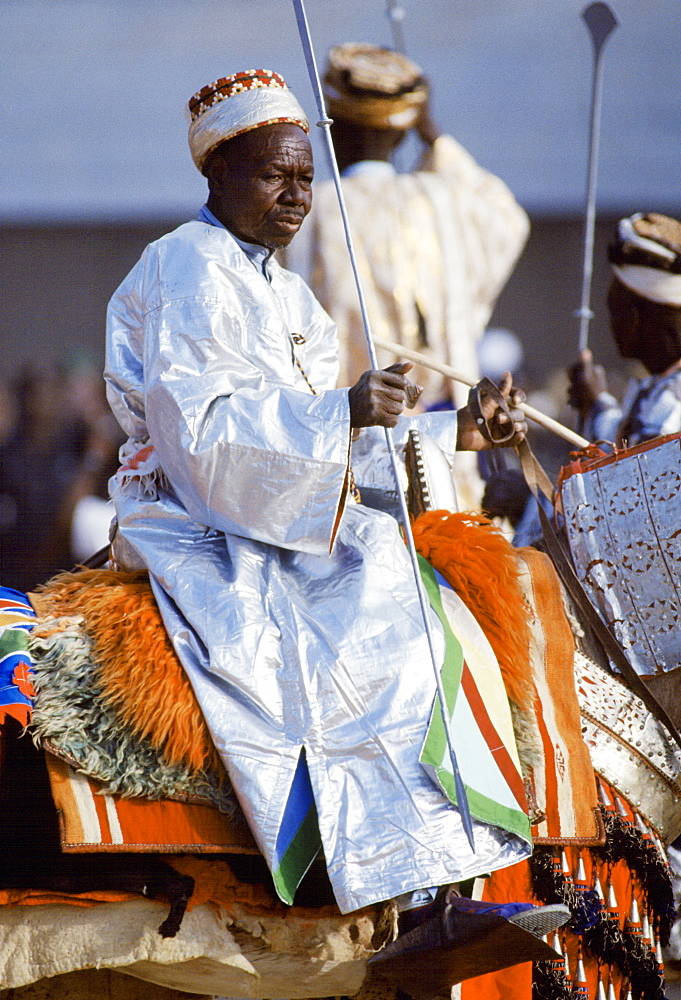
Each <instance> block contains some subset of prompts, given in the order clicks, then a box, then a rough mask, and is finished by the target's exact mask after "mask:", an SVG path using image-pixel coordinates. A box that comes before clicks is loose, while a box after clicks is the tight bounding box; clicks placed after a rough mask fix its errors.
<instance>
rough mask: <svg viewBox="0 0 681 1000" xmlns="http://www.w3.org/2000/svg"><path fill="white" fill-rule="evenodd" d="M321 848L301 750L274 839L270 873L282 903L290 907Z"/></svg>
mask: <svg viewBox="0 0 681 1000" xmlns="http://www.w3.org/2000/svg"><path fill="white" fill-rule="evenodd" d="M321 846H322V838H321V834H320V832H319V824H318V822H317V807H316V806H315V802H314V795H313V792H312V783H311V782H310V774H309V772H308V769H307V763H306V761H305V751H304V750H303V752H302V753H301V755H300V759H299V760H298V767H297V768H296V773H295V775H294V776H293V783H292V785H291V791H290V792H289V797H288V801H287V803H286V810H285V812H284V820H283V822H282V824H281V827H280V829H279V834H278V836H277V847H276V863H275V868H274V871H273V873H272V875H273V878H274V885H275V887H276V890H277V892H278V894H279V897H280V898H281V899H283V901H284V902H285V903H289V904H292V903H293V897H294V896H295V892H296V889H297V888H298V886H299V885H300V883H301V882H302V880H303V876H304V875H305V872H306V871H307V870H308V868H309V867H310V865H311V864H312V862H313V861H314V859H315V858H316V857H317V855H318V854H319V851H320V850H321Z"/></svg>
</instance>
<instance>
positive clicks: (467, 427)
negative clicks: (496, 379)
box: [456, 372, 527, 451]
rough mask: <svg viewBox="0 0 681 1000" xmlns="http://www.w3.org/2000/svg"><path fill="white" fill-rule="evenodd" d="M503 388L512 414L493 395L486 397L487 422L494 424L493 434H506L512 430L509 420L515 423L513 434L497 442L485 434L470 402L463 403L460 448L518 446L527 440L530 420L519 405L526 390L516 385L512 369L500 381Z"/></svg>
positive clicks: (503, 393)
mask: <svg viewBox="0 0 681 1000" xmlns="http://www.w3.org/2000/svg"><path fill="white" fill-rule="evenodd" d="M499 391H500V393H501V395H502V396H503V397H504V399H505V400H506V403H507V405H508V408H509V410H510V412H511V417H510V421H509V417H508V416H507V415H506V414H505V413H504V411H503V410H502V409H501V407H500V406H497V404H496V403H495V402H494V400H493V399H491V398H489V397H486V398H485V399H484V400H483V403H482V406H481V410H482V415H483V416H484V417H485V418H486V420H487V422H488V423H489V424H491V429H492V436H493V437H495V436H496V435H497V434H499V436H503V434H505V433H506V432H507V431H508V430H509V422H512V423H513V436H512V437H511V438H509V440H508V441H504V442H503V443H502V444H499V445H497V444H494V443H492V442H491V441H488V440H487V439H486V438H484V437H483V436H482V434H481V433H480V431H479V430H478V427H477V425H476V423H475V420H474V419H473V414H472V413H471V411H470V409H469V407H468V406H463V407H462V408H461V409H460V410H459V411H458V414H457V416H458V429H457V439H456V447H457V450H458V451H488V450H489V449H490V448H514V447H515V446H516V445H518V444H520V442H521V441H524V440H525V436H526V435H527V421H526V420H525V414H524V413H523V411H522V410H521V409H519V407H520V404H521V403H524V402H525V393H524V392H523V391H522V389H516V388H514V386H513V377H512V375H511V373H510V372H506V374H505V375H504V376H503V377H502V379H501V382H500V383H499Z"/></svg>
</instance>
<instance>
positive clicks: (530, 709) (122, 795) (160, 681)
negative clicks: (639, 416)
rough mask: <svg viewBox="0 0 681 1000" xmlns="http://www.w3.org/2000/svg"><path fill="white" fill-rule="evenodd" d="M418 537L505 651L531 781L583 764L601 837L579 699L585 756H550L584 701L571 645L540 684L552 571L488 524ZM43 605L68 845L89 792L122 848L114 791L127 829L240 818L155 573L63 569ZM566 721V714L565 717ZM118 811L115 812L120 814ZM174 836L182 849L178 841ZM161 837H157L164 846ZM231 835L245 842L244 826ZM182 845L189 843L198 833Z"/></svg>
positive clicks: (41, 677) (439, 522) (588, 833)
mask: <svg viewBox="0 0 681 1000" xmlns="http://www.w3.org/2000/svg"><path fill="white" fill-rule="evenodd" d="M414 535H415V539H416V543H417V548H418V550H419V552H420V553H421V555H423V557H424V558H426V559H427V560H428V561H429V562H430V563H431V565H432V566H433V567H434V568H435V569H436V570H437V571H439V572H440V573H441V574H442V576H443V577H444V578H445V579H446V580H447V582H448V583H449V584H450V585H451V586H452V587H453V589H454V590H455V591H456V592H457V593H458V594H459V596H460V597H461V598H462V599H463V601H464V603H465V604H466V605H467V606H468V608H469V610H470V611H471V612H472V614H473V615H474V617H475V618H476V619H477V621H478V623H479V624H480V626H481V628H482V629H483V631H484V632H485V634H486V636H487V638H488V640H489V642H490V644H491V646H492V648H493V650H494V653H495V655H496V657H497V660H498V662H499V666H500V669H501V672H502V677H503V679H504V683H505V686H506V692H507V695H508V698H509V701H510V703H511V706H512V711H513V713H514V721H515V728H516V735H517V742H518V747H519V752H520V758H521V763H522V765H523V772H524V776H525V778H526V785H528V786H531V785H532V782H533V776H534V775H541V782H542V787H544V786H546V787H550V788H553V787H554V784H555V781H554V780H553V778H552V779H551V781H548V782H547V778H546V775H547V774H551V775H553V774H554V771H557V772H558V773H560V774H561V775H564V773H565V770H566V768H565V764H566V758H567V761H568V762H569V761H570V760H572V761H573V762H574V764H575V767H576V768H577V772H576V773H575V774H574V775H572V779H571V780H569V781H568V782H567V784H568V785H569V786H570V787H572V786H573V784H574V787H575V788H576V787H577V786H578V785H579V784H580V783H581V787H582V793H581V794H578V795H576V796H575V797H576V798H577V799H578V800H579V809H578V810H577V813H578V814H579V817H581V819H580V820H578V821H575V822H573V826H575V823H576V826H575V829H572V828H571V830H570V833H569V834H568V836H571V837H573V838H574V837H580V836H581V837H582V838H584V839H585V840H586V841H593V838H594V837H597V836H598V831H597V830H596V829H595V827H594V822H593V811H592V810H593V806H595V805H596V802H595V793H594V797H593V801H592V796H591V795H587V796H584V794H583V789H584V780H585V779H590V781H591V784H592V785H593V771H592V769H591V766H590V763H589V758H588V753H587V752H586V748H583V747H582V748H580V739H579V714H578V710H577V709H576V695H574V697H573V698H572V701H571V702H570V703H571V706H572V714H570V713H569V712H568V713H567V715H566V714H565V713H564V712H563V713H562V715H561V719H563V722H564V723H565V724H564V726H563V728H564V729H565V728H566V727H567V728H570V727H572V728H573V729H575V728H576V735H574V734H573V737H574V738H572V742H571V743H570V742H569V741H568V743H565V750H568V749H569V748H571V749H570V750H569V752H567V753H565V756H564V758H563V759H561V760H559V761H557V762H556V761H551V762H549V763H548V764H547V760H546V758H547V756H548V757H551V755H552V750H553V747H552V739H551V738H548V737H547V734H546V732H545V728H546V727H545V725H544V723H543V721H542V720H543V719H544V717H545V716H546V715H547V713H546V712H542V710H541V698H546V697H553V696H554V695H555V697H560V699H561V700H562V701H564V700H565V699H566V698H567V700H568V701H570V687H569V684H568V688H567V690H566V689H565V684H564V679H565V665H567V668H568V674H569V664H570V662H571V660H570V657H569V655H568V656H567V657H566V653H565V649H563V648H561V650H557V651H556V655H557V656H559V657H560V658H561V659H562V661H563V664H564V667H563V671H562V674H561V676H562V678H563V681H562V682H561V688H562V690H561V692H560V693H558V692H554V695H551V694H549V693H547V691H546V690H545V688H546V681H545V678H544V679H541V680H540V681H539V682H538V680H537V676H536V671H537V660H538V658H537V655H536V647H537V643H538V642H539V643H540V644H543V646H545V645H546V635H545V634H544V632H542V634H541V635H540V636H539V637H538V636H537V627H536V618H537V614H538V611H537V608H536V606H535V607H532V597H531V593H530V591H531V589H532V588H531V587H528V583H527V580H526V577H527V575H528V573H529V574H530V575H532V574H534V577H538V574H539V565H537V566H535V567H534V568H533V565H532V563H529V564H528V563H526V562H525V561H523V560H522V558H521V557H519V554H518V553H517V552H516V550H514V549H513V548H512V546H511V545H510V544H509V543H508V542H507V540H506V539H505V538H504V536H503V535H502V534H501V533H500V532H499V531H498V530H497V529H496V528H495V527H494V526H493V525H492V524H491V523H490V522H488V521H487V520H486V519H485V518H483V517H477V516H473V515H470V514H450V513H448V512H445V511H431V512H428V513H426V514H423V515H422V516H421V517H420V518H418V520H417V521H416V522H415V525H414ZM542 560H544V561H543V562H542ZM539 562H540V564H541V572H542V573H543V574H544V576H546V575H547V574H548V572H549V569H551V567H550V564H548V568H547V563H548V560H546V558H545V557H540V560H539ZM528 565H529V569H528ZM554 578H555V574H554ZM555 586H556V588H557V589H559V588H558V585H557V583H556V584H555ZM30 597H31V601H32V603H33V606H34V609H35V611H36V613H37V616H38V621H37V623H36V625H35V627H34V628H33V630H32V632H31V634H30V640H29V649H30V653H31V656H32V659H33V662H34V672H35V680H34V683H35V688H36V700H35V707H34V713H33V720H32V723H31V728H32V731H33V735H34V738H35V739H36V740H38V741H39V742H40V743H41V745H42V746H43V747H44V748H45V749H46V750H47V751H49V753H50V754H51V755H52V757H51V761H52V763H51V765H50V772H51V779H52V785H53V791H57V790H58V794H59V795H60V797H61V801H62V819H63V821H65V820H64V817H66V816H67V815H74V816H75V817H76V819H75V820H74V822H75V824H76V828H75V829H72V830H71V833H70V834H69V833H68V831H64V833H63V836H64V838H65V840H64V846H65V848H66V849H69V847H68V846H67V842H69V843H71V844H83V843H86V842H89V841H87V840H86V839H83V838H84V833H83V825H84V822H83V810H84V808H85V807H84V806H83V805H82V802H81V801H80V798H79V796H80V797H81V798H82V795H81V792H83V790H84V789H89V791H88V794H87V796H86V798H88V799H91V800H92V802H91V803H90V806H89V809H90V812H91V813H92V814H93V815H94V812H97V811H98V812H99V813H100V814H101V816H100V820H101V822H100V823H99V828H100V834H99V836H100V840H101V841H102V842H103V843H108V842H113V840H115V836H114V834H112V833H111V832H109V833H107V834H106V835H103V834H101V830H102V829H103V828H104V827H107V821H106V808H105V807H104V804H103V802H102V801H101V797H102V796H104V797H106V796H109V798H110V799H111V803H115V808H116V810H119V811H120V812H121V817H119V818H118V821H116V819H115V818H114V819H113V823H112V825H113V828H114V831H115V829H116V828H117V827H118V828H120V827H121V821H122V815H123V813H124V812H125V810H126V808H127V807H126V805H125V802H126V800H134V802H135V804H137V805H140V804H142V803H143V801H144V800H146V801H155V802H156V803H164V804H165V806H166V808H167V809H170V808H171V806H170V804H171V803H180V804H185V805H186V806H187V807H188V808H189V807H191V808H194V809H196V808H198V809H199V810H201V809H205V810H208V811H209V812H208V813H206V815H208V814H209V813H210V812H212V813H216V812H217V813H221V814H222V815H223V817H224V819H225V820H226V821H227V822H231V821H236V822H237V823H238V822H239V820H238V817H239V816H240V809H239V806H238V803H237V802H236V799H235V797H234V795H233V792H232V790H231V787H230V785H229V781H228V779H227V775H226V772H225V770H224V768H223V766H222V763H221V761H220V759H219V757H218V756H217V753H216V751H215V748H214V746H213V744H212V742H211V739H210V735H209V733H208V730H207V727H206V724H205V721H204V719H203V716H202V714H201V711H200V709H199V706H198V703H197V702H196V699H195V696H194V693H193V690H192V688H191V685H190V683H189V681H188V679H187V677H186V675H185V673H184V671H183V670H182V667H181V665H180V663H179V661H178V659H177V657H176V655H175V652H174V650H173V648H172V646H171V644H170V642H169V639H168V637H167V634H166V632H165V629H164V627H163V623H162V620H161V617H160V614H159V611H158V608H157V605H156V602H155V600H154V597H153V593H152V590H151V586H150V584H149V580H148V577H147V575H146V574H145V573H123V572H117V571H112V570H87V569H84V570H80V571H76V572H73V573H62V574H59V575H58V576H56V577H54V578H53V579H52V580H50V581H48V583H46V584H45V585H44V586H42V587H41V588H40V589H39V591H38V592H37V593H35V594H31V595H30ZM559 604H560V600H559V598H558V599H556V598H555V597H554V601H553V605H552V606H551V608H548V607H542V609H541V614H542V615H546V614H551V615H553V616H554V618H555V620H556V622H560V626H561V629H562V631H561V634H562V635H563V636H564V637H565V642H566V643H567V645H568V647H569V646H570V644H571V636H570V635H569V634H567V635H566V631H565V630H566V629H567V632H568V633H569V627H568V626H567V624H566V620H565V614H564V611H563V609H562V607H559ZM545 626H546V627H545V630H544V631H545V632H546V634H548V635H555V634H556V627H555V623H554V624H552V623H550V622H549V623H545ZM567 652H568V654H569V653H570V649H569V648H568V651H567ZM542 655H543V654H542ZM544 659H545V657H544ZM542 669H543V668H542ZM545 673H546V671H545V670H544V674H545ZM568 681H570V678H569V676H568ZM573 691H574V689H573ZM555 714H556V713H555V712H554V711H553V710H552V711H551V713H550V717H551V719H552V720H554V719H555ZM559 714H560V713H559ZM563 742H565V741H563ZM553 743H555V740H553ZM568 744H569V747H568ZM580 749H581V750H583V753H581V755H580V752H577V751H579V750H580ZM567 770H568V771H569V770H570V768H569V767H568V768H567ZM568 777H570V776H569V775H568ZM74 782H75V784H74ZM78 782H80V786H81V787H80V791H79V790H78V788H77V787H76V785H77V783H78ZM563 783H564V784H565V782H563ZM529 791H530V795H529V797H530V800H531V801H535V800H536V799H537V794H536V792H535V791H534V790H532V788H531V787H529ZM568 791H569V789H568ZM565 794H567V792H565ZM540 798H541V795H540ZM69 803H70V805H69ZM79 803H80V804H79ZM74 804H75V805H74ZM76 806H78V808H76ZM107 808H109V812H111V810H112V809H113V808H114V807H113V806H112V805H110V806H108V807H107ZM156 808H157V809H158V806H157V807H156ZM79 810H80V816H79V818H78V814H79ZM540 811H541V810H540ZM543 814H544V816H545V814H546V809H543ZM197 815H198V814H197ZM196 822H198V820H197V821H196ZM154 825H155V826H156V823H155V824H154ZM162 825H163V824H162V823H161V824H160V826H162ZM199 825H200V824H199ZM551 825H552V827H553V828H552V830H551V831H550V833H549V831H548V828H547V827H546V822H544V828H543V830H542V831H541V832H540V830H539V828H537V829H536V831H535V832H536V833H538V834H540V836H541V833H542V832H543V835H544V836H547V835H548V836H549V837H551V835H552V836H554V837H559V836H561V834H562V833H564V832H565V831H561V830H560V824H559V823H558V822H556V823H553V824H551ZM208 827H210V823H209V824H208ZM159 829H160V827H159ZM169 836H170V840H171V842H173V843H176V842H177V837H174V836H173V835H171V834H169ZM240 836H241V845H242V846H241V848H240V849H241V850H246V849H252V841H251V839H250V836H249V835H248V833H247V831H246V832H245V833H244V832H243V831H242V833H241V835H240ZM159 838H160V833H157V834H155V835H154V837H153V838H151V839H152V840H154V841H155V842H157V841H158V840H159ZM224 838H225V832H224V830H222V832H220V831H219V830H217V831H216V830H215V829H212V828H211V829H208V828H207V829H206V832H205V835H202V837H200V838H199V841H200V842H201V843H203V844H204V845H205V846H204V847H203V848H199V849H208V850H211V849H212V850H217V849H219V847H217V846H215V843H216V842H217V843H218V844H219V843H220V842H222V843H224ZM230 838H231V839H232V840H234V836H233V831H232V832H230V834H229V837H228V838H227V839H230ZM123 839H124V840H125V839H126V838H125V837H124V838H123ZM238 840H239V838H238V837H237V841H238ZM182 843H183V844H185V845H187V838H186V831H185V833H184V834H183V840H182ZM211 844H212V845H213V846H212V847H211V846H208V845H211ZM248 845H250V848H249V846H248ZM156 847H157V849H158V843H156ZM71 849H74V848H73V847H71ZM100 849H106V848H105V847H102V848H100ZM141 849H149V848H145V847H143V846H142V847H141Z"/></svg>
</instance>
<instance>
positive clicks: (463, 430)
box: [348, 361, 527, 451]
mask: <svg viewBox="0 0 681 1000" xmlns="http://www.w3.org/2000/svg"><path fill="white" fill-rule="evenodd" d="M412 367H413V366H412V364H411V363H410V362H409V361H405V362H402V363H401V364H396V365H391V366H390V367H389V368H385V369H382V370H380V371H368V372H364V374H363V375H362V376H361V377H360V378H359V380H358V381H357V382H356V383H355V385H353V386H352V388H351V389H350V390H349V391H348V398H349V402H350V419H351V422H352V426H353V427H375V426H378V427H394V426H395V425H396V424H397V421H398V420H399V418H400V416H401V415H402V413H403V411H404V409H405V408H407V409H411V408H412V407H413V406H414V405H415V403H416V401H417V400H418V398H419V396H420V395H421V392H422V390H421V387H420V386H416V385H414V384H413V383H412V382H410V381H409V379H408V378H406V374H407V372H409V371H411V368H412ZM499 390H500V392H501V394H502V396H504V398H505V399H506V400H507V401H508V404H509V408H510V410H511V420H512V422H513V429H514V434H513V437H512V438H511V439H510V440H509V441H507V442H504V445H503V446H502V447H513V446H514V445H516V444H520V442H521V441H522V440H524V438H525V435H526V433H527V423H526V422H525V416H524V414H523V411H522V410H520V409H518V406H519V405H520V403H522V402H523V401H524V399H525V393H524V392H522V391H521V390H520V389H514V388H513V384H512V378H511V373H510V372H507V373H506V374H505V375H504V377H503V379H502V381H501V384H500V386H499ZM482 413H483V416H485V417H486V418H487V420H488V421H489V422H491V423H492V425H493V431H492V432H493V433H494V425H496V426H497V427H498V428H499V431H500V432H503V433H505V432H506V431H507V429H508V426H509V418H508V416H507V415H506V414H505V413H504V411H503V410H502V409H501V407H499V406H497V405H496V403H495V402H494V400H492V399H489V398H488V399H486V400H485V401H484V402H483V404H482ZM457 416H458V430H457V448H458V449H459V450H460V451H486V450H487V449H489V448H493V447H495V445H493V444H492V443H491V442H490V441H487V439H486V438H484V437H483V436H482V434H481V433H480V431H479V430H478V427H477V425H476V423H475V420H474V419H473V416H472V414H471V412H470V410H469V408H468V406H464V407H462V408H461V409H460V410H459V411H458V415H457Z"/></svg>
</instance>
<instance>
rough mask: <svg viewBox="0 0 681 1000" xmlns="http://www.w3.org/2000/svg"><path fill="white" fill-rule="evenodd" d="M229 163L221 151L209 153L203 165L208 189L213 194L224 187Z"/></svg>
mask: <svg viewBox="0 0 681 1000" xmlns="http://www.w3.org/2000/svg"><path fill="white" fill-rule="evenodd" d="M226 170H227V164H226V163H225V161H224V158H223V157H222V156H220V154H219V153H209V154H208V156H207V157H206V162H205V163H204V165H203V174H204V177H205V178H206V180H207V181H208V190H209V191H210V192H211V194H213V193H214V192H215V191H219V190H221V189H222V186H223V184H224V182H225V173H226Z"/></svg>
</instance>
